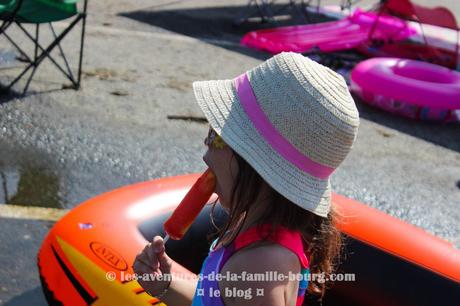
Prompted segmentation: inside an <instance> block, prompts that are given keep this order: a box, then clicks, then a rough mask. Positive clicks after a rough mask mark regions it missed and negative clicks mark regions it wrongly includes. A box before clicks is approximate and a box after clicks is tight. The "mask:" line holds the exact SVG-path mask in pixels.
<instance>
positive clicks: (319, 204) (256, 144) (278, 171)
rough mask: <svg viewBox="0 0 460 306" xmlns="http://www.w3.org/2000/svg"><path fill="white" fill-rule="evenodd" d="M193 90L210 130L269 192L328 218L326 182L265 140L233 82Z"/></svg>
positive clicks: (206, 84)
mask: <svg viewBox="0 0 460 306" xmlns="http://www.w3.org/2000/svg"><path fill="white" fill-rule="evenodd" d="M193 90H194V93H195V97H196V100H197V102H198V105H199V106H200V108H201V110H202V111H203V113H204V115H205V117H206V118H207V120H208V122H209V124H210V125H211V127H212V128H213V129H214V130H215V131H216V132H217V133H218V134H219V135H220V136H221V137H222V139H223V140H224V141H225V142H226V143H227V144H228V145H229V146H230V147H231V148H232V149H233V150H234V151H235V152H236V153H238V154H239V155H240V156H241V157H242V158H244V159H245V160H246V161H247V162H248V163H249V164H250V165H251V166H252V167H253V168H254V170H256V171H257V173H259V175H260V176H261V177H262V178H263V179H264V180H265V181H266V182H267V183H268V184H269V185H270V186H271V187H272V188H274V189H275V190H276V191H278V192H279V193H280V194H282V195H283V196H284V197H286V198H287V199H288V200H290V201H292V202H293V203H295V204H296V205H298V206H300V207H302V208H303V209H306V210H308V211H310V212H312V213H314V214H316V215H319V216H322V217H327V215H328V213H329V210H330V205H331V186H330V181H329V179H324V180H323V179H318V178H316V177H313V176H311V175H310V174H308V173H307V172H305V171H303V170H301V169H299V168H297V167H296V166H295V165H293V164H291V163H290V162H289V161H287V160H285V159H284V158H283V157H282V156H280V155H279V153H278V152H276V151H275V150H274V149H273V148H272V147H271V146H270V145H269V144H268V143H267V142H266V141H265V140H264V138H263V137H262V136H261V135H260V134H259V132H258V131H257V129H256V128H255V127H254V125H253V124H252V122H251V120H250V119H249V118H248V116H247V114H246V112H245V111H244V109H243V107H242V105H241V103H240V100H239V98H238V95H237V92H236V88H235V86H234V83H233V81H232V80H213V81H200V82H194V83H193Z"/></svg>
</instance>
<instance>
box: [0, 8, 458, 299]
mask: <svg viewBox="0 0 460 306" xmlns="http://www.w3.org/2000/svg"><path fill="white" fill-rule="evenodd" d="M329 2H331V1H329ZM420 2H425V3H426V2H429V1H420ZM444 2H446V4H447V5H452V8H454V9H455V8H456V9H457V10H456V14H458V12H459V10H458V4H452V3H448V2H450V1H444ZM244 4H245V1H219V2H217V3H216V2H215V1H209V0H207V1H204V0H203V1H201V0H197V1H155V3H154V4H152V2H151V1H147V0H140V1H135V2H132V1H123V0H113V1H110V2H107V1H99V2H97V1H90V3H89V16H88V27H87V36H86V44H85V55H84V64H83V82H82V88H81V89H80V90H78V91H73V90H69V89H62V87H63V86H62V85H63V83H65V81H64V80H63V78H62V77H61V76H60V75H59V74H58V71H57V70H56V69H55V68H54V67H53V66H52V65H51V64H50V63H49V62H46V63H44V64H43V66H42V67H40V69H38V71H37V74H36V78H35V79H34V81H33V82H32V83H31V91H30V93H29V94H28V95H27V96H25V97H20V96H15V95H3V96H0V148H1V151H0V183H1V184H0V186H1V187H0V203H2V202H3V203H6V202H8V203H14V204H17V205H25V206H27V205H36V206H43V207H54V208H72V207H74V206H75V205H76V204H78V203H80V202H82V201H84V200H86V199H88V198H91V197H93V196H95V195H97V194H100V193H102V192H106V191H109V190H112V189H115V188H117V187H120V186H123V185H127V184H131V183H135V182H138V181H144V180H148V179H152V178H157V177H165V176H171V175H179V174H183V173H191V172H199V171H202V170H204V168H205V165H204V163H203V162H202V160H201V156H202V154H203V153H204V150H205V148H204V146H203V138H204V137H205V135H206V132H207V125H206V123H204V122H203V120H202V119H203V115H202V114H201V112H200V110H199V108H198V106H197V105H196V103H195V102H194V97H193V93H192V87H191V84H192V82H193V81H196V80H207V79H228V78H233V77H235V76H237V75H239V74H240V73H242V72H243V71H245V70H248V69H250V68H252V67H253V66H255V65H257V64H259V63H260V62H261V61H263V60H264V59H267V58H269V55H268V54H264V53H259V52H256V51H253V50H248V49H245V48H243V47H240V46H239V45H238V40H239V38H240V37H241V35H242V34H243V33H244V32H245V31H247V30H248V29H251V28H258V27H265V26H266V25H259V24H255V23H251V24H245V25H243V26H241V27H240V28H235V27H233V26H232V24H231V22H232V20H233V19H234V18H235V16H236V15H237V14H238V13H239V12H240V10H241V9H242V8H243V5H244ZM436 4H440V3H439V2H436ZM441 4H442V3H441ZM299 18H301V17H299ZM64 26H65V23H61V24H59V25H58V29H62V28H63V27H64ZM13 33H17V32H14V30H13ZM43 35H45V37H48V36H49V33H48V32H46V31H45V30H44V31H43ZM18 37H19V35H18ZM69 38H70V39H69V40H67V41H66V42H65V43H64V44H63V47H64V49H65V50H69V51H71V52H72V51H75V50H77V49H78V33H77V32H75V33H72V35H71V36H70V37H69ZM11 51H12V48H10V47H8V45H7V44H3V43H2V45H1V47H0V53H3V54H7V55H8V54H10V53H9V52H11ZM75 58H76V57H75V56H74V57H73V59H75ZM11 64H12V65H14V64H16V63H11ZM13 73H14V69H10V70H8V71H6V72H4V73H2V75H0V82H1V81H2V79H3V80H4V79H5V78H7V77H8V76H10V75H12V74H13ZM357 103H358V108H359V110H360V114H361V118H362V120H361V126H360V130H359V135H358V138H357V141H356V144H355V147H354V149H353V151H352V152H351V154H350V156H349V157H348V158H347V160H346V161H345V162H344V164H343V165H342V167H341V168H340V169H339V170H338V171H337V172H336V173H335V174H334V176H333V179H332V184H333V189H334V190H335V191H336V192H338V193H341V194H344V195H346V196H349V197H351V198H354V199H357V200H359V201H362V202H364V203H366V204H368V205H370V206H372V207H375V208H378V209H380V210H383V211H385V212H387V213H389V214H391V215H393V216H396V217H398V218H401V219H403V220H405V221H407V222H409V223H412V224H414V225H417V226H419V227H421V228H423V229H425V230H426V231H428V232H430V233H432V234H434V235H437V236H439V237H442V238H444V239H446V240H448V241H450V242H452V243H454V244H455V245H456V246H457V247H460V223H459V221H458V220H460V211H459V210H458V204H460V125H451V124H448V125H442V124H432V123H426V122H416V121H410V120H407V119H404V118H399V117H394V116H392V115H390V114H387V113H384V112H382V111H379V110H375V109H373V108H370V107H368V106H366V105H364V104H362V103H360V102H359V101H358V102H357ZM50 226H52V222H51V221H41V220H28V219H21V218H19V219H17V218H14V219H13V218H9V217H3V216H1V215H0V267H2V268H0V305H25V304H27V305H43V304H44V300H43V297H42V295H41V291H40V288H39V281H38V276H37V271H36V268H35V257H36V253H37V250H38V247H39V246H40V243H41V241H42V239H43V237H44V235H45V234H46V232H47V231H48V229H49V228H50Z"/></svg>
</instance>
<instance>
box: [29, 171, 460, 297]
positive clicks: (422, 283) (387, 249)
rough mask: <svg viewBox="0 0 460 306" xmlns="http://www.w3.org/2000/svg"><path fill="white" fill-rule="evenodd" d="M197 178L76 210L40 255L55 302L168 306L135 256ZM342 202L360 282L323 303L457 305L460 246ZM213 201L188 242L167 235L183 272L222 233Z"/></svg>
mask: <svg viewBox="0 0 460 306" xmlns="http://www.w3.org/2000/svg"><path fill="white" fill-rule="evenodd" d="M198 177H199V175H198V174H196V175H185V176H178V177H171V178H164V179H158V180H152V181H148V182H144V183H139V184H135V185H131V186H127V187H123V188H120V189H117V190H114V191H111V192H108V193H105V194H102V195H100V196H97V197H95V198H93V199H90V200H88V201H86V202H85V203H83V204H81V205H79V206H77V207H76V208H74V209H73V210H71V211H70V212H69V213H68V214H67V215H66V216H64V217H63V218H62V219H61V220H60V221H59V222H57V223H56V224H55V225H54V227H53V228H52V229H51V230H50V232H49V234H48V235H47V237H46V238H45V240H44V242H43V244H42V246H41V248H40V251H39V253H38V267H39V272H40V279H41V281H42V287H43V290H44V292H45V295H46V298H47V300H48V302H49V304H50V305H69V306H80V305H95V306H97V305H108V306H118V305H119V306H127V305H133V306H134V305H155V304H159V305H161V304H162V303H161V302H160V301H159V300H157V299H155V298H153V297H151V296H150V295H148V294H147V293H145V292H144V290H143V289H142V288H141V287H140V285H139V284H138V283H137V281H135V280H129V279H127V278H128V277H127V276H129V275H131V274H132V273H133V270H132V268H131V266H132V263H133V261H134V258H135V257H136V255H137V253H139V252H140V251H141V250H142V249H143V247H144V246H145V244H146V243H147V241H150V240H151V239H152V237H153V236H154V235H158V234H159V235H164V231H163V223H164V221H165V220H166V219H167V218H168V217H169V216H170V214H171V213H172V211H173V210H174V208H175V207H176V206H177V205H178V204H179V202H180V201H181V199H182V198H183V197H184V195H185V194H186V193H187V191H188V190H189V188H190V187H191V186H192V185H193V183H194V182H195V181H196V179H197V178H198ZM213 199H215V198H214V197H213V198H211V201H212V200H213ZM333 205H335V207H336V208H337V209H338V210H339V211H340V212H341V214H342V215H343V216H344V217H343V218H342V221H341V223H340V224H339V227H340V230H341V231H342V233H343V234H345V236H347V240H346V241H347V244H346V248H345V251H344V252H345V253H346V254H347V256H346V258H345V260H344V261H343V262H342V263H341V265H340V267H339V272H341V273H344V274H353V275H354V281H346V282H339V281H338V282H336V283H335V284H334V286H333V287H332V288H331V289H329V290H328V291H327V293H326V296H325V298H324V299H323V305H325V306H326V305H339V304H340V305H453V304H456V303H458V301H459V300H460V250H458V249H456V248H455V247H454V246H453V245H452V244H450V243H448V242H446V241H444V240H441V239H439V238H437V237H435V236H433V235H431V234H428V233H426V232H425V231H423V230H421V229H419V228H417V227H415V226H413V225H410V224H408V223H405V222H403V221H401V220H399V219H396V218H394V217H391V216H389V215H387V214H385V213H382V212H380V211H378V210H376V209H373V208H370V207H368V206H366V205H364V204H361V203H359V202H357V201H354V200H351V199H348V198H346V197H343V196H340V195H337V194H334V196H333ZM210 206H211V205H206V207H205V208H204V209H203V211H202V212H201V213H200V215H199V216H198V218H197V220H196V221H195V223H194V224H193V225H192V226H191V228H190V230H189V231H188V232H187V234H186V235H185V236H184V238H183V239H182V240H181V241H173V240H170V241H169V242H168V243H167V252H168V254H169V255H170V256H171V258H173V259H174V260H176V261H177V262H178V263H179V264H180V265H178V266H177V268H176V271H174V272H177V273H198V272H199V270H200V267H201V263H202V261H203V259H204V258H205V257H206V255H207V250H208V249H209V244H208V242H207V241H206V239H204V238H205V237H207V234H208V233H211V232H213V226H212V224H211V221H210V218H209V212H210ZM221 217H222V218H224V217H223V214H221ZM222 220H223V219H222ZM308 301H309V300H308V295H307V299H306V303H307V304H309V303H308ZM313 304H314V303H313ZM309 305H310V304H309Z"/></svg>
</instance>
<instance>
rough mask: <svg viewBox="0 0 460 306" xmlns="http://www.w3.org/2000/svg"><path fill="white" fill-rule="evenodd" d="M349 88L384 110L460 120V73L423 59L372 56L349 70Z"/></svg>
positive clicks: (417, 116) (406, 115) (439, 119)
mask: <svg viewBox="0 0 460 306" xmlns="http://www.w3.org/2000/svg"><path fill="white" fill-rule="evenodd" d="M350 81H351V86H350V87H351V90H352V91H353V92H355V93H356V94H357V95H358V96H360V97H361V98H362V99H363V100H364V101H365V102H367V103H369V104H371V105H373V106H376V107H378V108H381V109H383V110H385V111H388V112H391V113H396V114H398V115H402V116H405V117H409V118H412V119H419V120H434V121H444V122H448V121H457V122H459V121H460V73H458V72H456V71H453V70H450V69H448V68H445V67H441V66H438V65H433V64H429V63H425V62H420V61H415V60H409V59H399V58H373V59H369V60H366V61H363V62H361V63H359V64H358V65H356V67H355V68H353V70H352V72H351V78H350Z"/></svg>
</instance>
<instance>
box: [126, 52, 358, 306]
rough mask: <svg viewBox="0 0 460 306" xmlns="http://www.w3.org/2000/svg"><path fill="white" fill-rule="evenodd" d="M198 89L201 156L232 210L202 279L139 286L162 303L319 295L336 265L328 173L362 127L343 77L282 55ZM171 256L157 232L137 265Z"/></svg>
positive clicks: (166, 261) (286, 301) (296, 300)
mask: <svg viewBox="0 0 460 306" xmlns="http://www.w3.org/2000/svg"><path fill="white" fill-rule="evenodd" d="M194 91H195V96H196V98H197V101H198V104H199V106H200V107H201V109H202V111H203V113H204V114H205V116H206V118H207V119H208V121H209V123H210V126H211V127H210V130H209V134H208V136H207V137H206V139H205V144H206V145H207V146H208V150H207V152H206V153H205V155H204V157H203V160H204V162H205V163H206V164H207V165H208V166H209V168H210V169H211V170H212V171H213V172H214V174H215V176H216V181H217V183H216V189H215V193H216V194H217V195H218V196H219V202H220V204H221V205H222V207H223V208H224V209H225V210H226V211H227V212H228V217H229V218H228V221H227V223H226V225H225V226H224V228H222V229H221V231H220V233H219V236H218V238H217V239H216V240H215V241H214V243H213V245H212V246H211V249H210V252H209V255H208V257H207V258H206V260H205V262H204V263H203V267H202V271H201V273H200V275H201V277H200V278H199V279H198V280H189V279H183V278H179V277H175V278H173V280H172V281H167V280H165V281H139V282H140V284H141V286H142V287H143V288H144V289H145V290H146V291H147V292H148V293H149V294H151V295H152V296H157V297H159V298H161V300H162V301H164V302H165V303H166V304H168V305H191V304H192V305H193V306H197V305H206V306H208V305H227V306H229V305H276V306H279V305H301V304H302V302H303V299H304V295H305V294H315V295H319V296H323V295H324V292H325V289H326V285H325V283H324V281H323V279H322V278H321V277H320V276H325V277H326V278H327V275H328V274H330V273H331V272H332V271H333V269H334V262H335V258H336V257H337V256H338V254H339V251H340V246H341V244H340V243H341V237H340V233H339V231H338V230H337V229H336V228H335V224H334V223H335V214H334V211H333V210H331V190H330V181H329V177H330V176H331V174H332V172H333V171H334V170H335V169H336V168H337V167H338V166H339V164H340V163H341V162H342V161H343V160H344V159H345V157H346V155H347V154H348V152H349V151H350V149H351V147H352V144H353V142H354V140H355V137H356V133H357V129H358V125H359V116H358V111H357V109H356V106H355V103H354V101H353V99H352V97H351V95H350V93H349V91H348V88H347V85H346V83H345V81H344V80H343V78H342V77H341V76H340V75H338V74H337V73H335V72H334V71H332V70H330V69H328V68H327V67H324V66H322V65H320V64H318V63H316V62H313V61H311V60H309V59H308V58H305V57H303V56H302V55H299V54H295V53H281V54H279V55H277V56H274V57H273V58H271V59H269V60H268V61H266V62H264V63H262V64H261V65H259V66H257V67H255V68H253V69H252V70H250V71H248V72H246V73H244V74H242V75H241V76H239V77H237V78H235V79H234V80H223V81H206V82H196V83H194ZM203 238H205V237H203ZM175 264H176V263H175V262H174V261H173V260H172V259H170V258H169V257H168V256H167V254H166V253H165V248H164V243H163V240H162V238H161V237H160V236H157V237H155V238H154V239H153V242H152V243H151V244H149V245H147V246H146V247H145V249H144V250H143V251H142V252H141V253H140V254H139V255H138V256H137V258H136V261H135V263H134V265H133V268H134V271H135V272H136V273H139V274H143V273H152V274H155V275H161V274H169V273H170V272H171V267H172V266H173V265H175ZM219 273H220V274H219ZM309 273H310V274H311V275H309ZM218 274H219V275H220V276H221V277H220V278H217V277H209V276H210V275H214V276H215V275H218ZM229 276H231V277H229ZM314 276H316V277H314ZM309 278H310V281H308V279H309Z"/></svg>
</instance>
